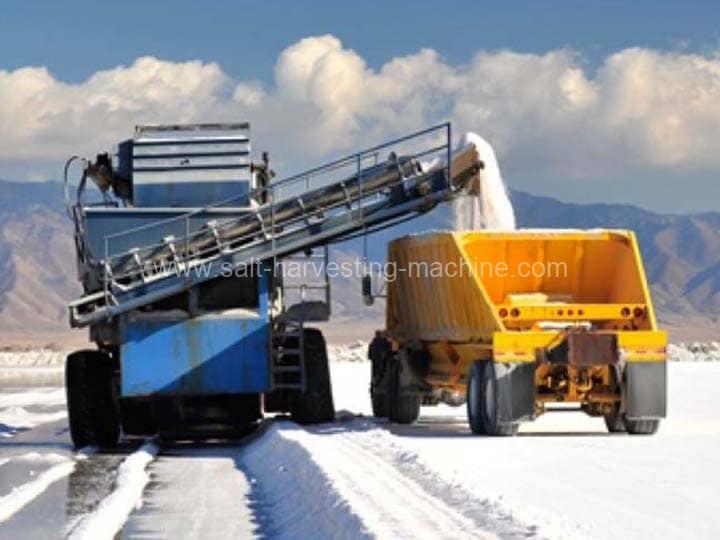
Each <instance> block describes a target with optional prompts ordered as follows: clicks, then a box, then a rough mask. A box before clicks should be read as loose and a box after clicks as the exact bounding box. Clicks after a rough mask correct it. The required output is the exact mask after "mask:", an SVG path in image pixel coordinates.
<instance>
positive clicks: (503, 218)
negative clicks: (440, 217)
mask: <svg viewBox="0 0 720 540" xmlns="http://www.w3.org/2000/svg"><path fill="white" fill-rule="evenodd" d="M468 144H473V145H475V148H476V149H477V151H478V154H479V155H480V159H481V160H482V162H483V164H484V168H483V169H482V170H481V171H480V193H479V194H467V195H464V196H461V197H457V198H456V199H455V200H454V201H453V222H454V223H453V225H454V228H455V230H476V229H500V230H514V229H515V212H514V211H513V207H512V204H511V203H510V198H509V197H508V194H507V189H505V184H504V183H503V180H502V176H500V167H499V166H498V162H497V158H496V157H495V151H494V150H493V147H492V146H491V145H490V143H489V142H487V141H486V140H485V139H483V138H482V137H481V136H480V135H478V134H476V133H472V132H469V133H465V134H464V135H463V136H462V138H461V139H460V143H459V144H458V146H457V150H460V149H462V148H465V147H466V146H467V145H468Z"/></svg>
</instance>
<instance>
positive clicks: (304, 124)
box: [0, 35, 720, 178]
mask: <svg viewBox="0 0 720 540" xmlns="http://www.w3.org/2000/svg"><path fill="white" fill-rule="evenodd" d="M238 119H248V120H250V121H251V122H252V123H253V130H254V134H255V140H256V143H255V146H256V148H258V147H259V148H262V149H269V150H271V151H272V152H273V154H274V155H275V156H276V158H279V162H280V163H281V164H282V165H283V167H284V168H285V169H287V170H288V171H290V170H292V168H293V164H294V163H299V162H302V163H303V164H307V160H314V159H318V160H319V159H322V158H324V157H328V156H329V155H331V154H336V153H339V152H343V151H347V150H349V149H352V148H357V147H358V146H363V145H372V144H376V143H378V142H380V141H381V140H382V139H383V138H385V137H390V136H394V135H397V134H399V133H402V132H404V131H407V130H413V129H419V128H422V127H425V126H426V125H428V124H431V123H436V122H439V121H443V120H445V119H450V120H452V121H453V122H454V124H455V126H456V127H455V129H456V133H458V132H459V131H464V130H474V131H478V132H479V133H481V134H482V135H483V136H484V137H486V138H487V139H488V140H490V141H492V142H493V143H494V144H495V146H496V147H497V149H498V151H499V154H500V157H501V159H502V160H504V161H506V162H507V161H510V162H511V163H513V164H514V168H515V169H516V170H517V169H526V170H533V171H539V172H543V173H548V174H556V175H560V176H563V175H565V176H570V177H574V178H578V177H583V176H591V175H592V174H593V172H594V171H597V170H598V169H599V168H600V169H601V168H603V167H607V164H608V163H612V165H613V166H614V167H621V168H622V169H623V170H624V171H626V172H630V171H643V170H645V171H647V170H652V169H655V168H666V169H670V170H673V171H717V170H720V138H718V137H717V126H718V125H720V57H718V56H716V55H710V56H703V55H697V54H687V53H677V52H663V51H657V50H650V49H641V48H633V49H626V50H622V51H619V52H617V53H615V54H613V55H611V56H608V57H607V58H606V59H605V60H604V62H602V64H601V65H600V66H599V67H598V68H597V69H596V70H595V71H594V72H592V73H591V72H589V70H588V69H587V67H586V66H585V65H584V62H583V59H582V57H581V56H580V55H578V54H577V53H575V52H573V51H570V50H556V51H551V52H548V53H545V54H525V53H517V52H513V51H490V52H489V51H479V52H477V54H476V55H475V56H474V58H473V59H472V60H471V61H470V62H469V63H467V64H464V65H453V64H450V63H448V62H447V61H445V60H444V59H443V58H442V57H441V56H440V55H439V54H438V53H437V52H436V51H434V50H432V49H423V50H420V51H418V52H417V53H414V54H410V55H407V56H402V57H397V58H393V59H391V60H389V61H388V62H387V63H385V64H384V65H383V66H381V67H380V68H379V69H372V68H370V67H369V66H368V65H367V63H366V62H365V60H364V59H363V58H362V57H361V56H360V55H359V54H357V53H356V52H355V51H353V50H351V49H348V48H346V47H344V46H343V44H342V43H341V41H340V40H339V39H338V38H336V37H334V36H331V35H325V36H316V37H308V38H305V39H302V40H300V41H298V42H297V43H294V44H292V45H290V46H289V47H288V48H286V49H285V50H284V51H282V53H281V54H280V55H279V57H278V59H277V62H276V64H275V71H274V81H273V82H272V83H271V84H268V85H263V84H262V83H260V82H259V81H257V80H253V79H247V80H234V79H233V78H231V77H230V76H228V75H227V74H226V73H224V72H223V70H222V69H221V67H220V66H218V65H217V64H214V63H202V62H199V61H191V62H168V61H163V60H161V59H157V58H153V57H143V58H139V59H137V60H136V61H135V62H134V63H133V64H132V65H129V66H119V67H116V68H114V69H109V70H104V71H99V72H97V73H96V74H94V75H93V76H92V77H90V78H89V79H87V80H86V81H84V82H82V83H78V84H69V83H66V82H63V81H62V80H60V79H58V78H57V77H55V76H53V75H52V74H51V73H49V72H48V71H47V69H45V68H43V67H26V68H21V69H17V70H14V71H3V70H0V141H1V144H0V175H3V168H7V167H9V164H14V165H15V166H17V164H26V165H27V170H28V172H27V176H30V175H31V174H36V173H35V172H33V171H34V167H35V166H36V164H38V163H45V164H47V166H48V167H49V166H50V164H56V163H57V162H58V161H61V160H62V159H63V158H64V157H66V156H67V155H69V154H73V153H82V154H85V155H92V153H94V152H95V151H98V150H102V149H111V148H112V147H113V146H114V144H115V143H116V142H117V141H119V140H121V139H123V138H126V137H128V136H130V135H131V133H132V127H133V126H134V125H136V124H141V123H157V122H190V121H217V120H238ZM55 166H56V165H55Z"/></svg>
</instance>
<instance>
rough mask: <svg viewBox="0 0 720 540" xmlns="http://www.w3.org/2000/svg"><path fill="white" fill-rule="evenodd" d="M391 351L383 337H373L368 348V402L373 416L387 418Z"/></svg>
mask: <svg viewBox="0 0 720 540" xmlns="http://www.w3.org/2000/svg"><path fill="white" fill-rule="evenodd" d="M391 355H392V349H391V347H390V343H389V342H388V340H386V339H385V338H383V337H375V339H373V340H372V342H371V343H370V346H369V347H368V358H369V359H370V370H371V372H370V401H371V402H372V411H373V416H375V417H376V418H387V417H388V415H389V413H390V411H389V408H388V391H389V388H388V381H389V376H388V375H389V374H388V365H389V363H390V358H389V357H390V356H391Z"/></svg>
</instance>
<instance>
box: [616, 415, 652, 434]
mask: <svg viewBox="0 0 720 540" xmlns="http://www.w3.org/2000/svg"><path fill="white" fill-rule="evenodd" d="M624 421H625V429H626V430H627V432H628V433H629V434H630V435H653V434H655V433H656V432H657V430H658V428H659V427H660V420H658V419H649V420H631V419H630V418H625V419H624Z"/></svg>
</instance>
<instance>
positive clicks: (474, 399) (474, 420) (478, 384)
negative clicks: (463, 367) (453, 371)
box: [466, 361, 486, 435]
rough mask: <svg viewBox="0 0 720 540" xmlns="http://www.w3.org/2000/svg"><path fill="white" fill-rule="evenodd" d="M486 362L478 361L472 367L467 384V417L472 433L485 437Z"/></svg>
mask: <svg viewBox="0 0 720 540" xmlns="http://www.w3.org/2000/svg"><path fill="white" fill-rule="evenodd" d="M483 364H484V362H481V361H476V362H474V363H473V365H472V366H471V367H470V373H469V374H468V384H467V399H466V403H467V416H468V424H469V425H470V431H472V432H473V433H474V434H475V435H485V433H486V432H485V424H484V422H483V415H482V410H481V409H482V402H483V395H482V384H483V380H482V376H483Z"/></svg>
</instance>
